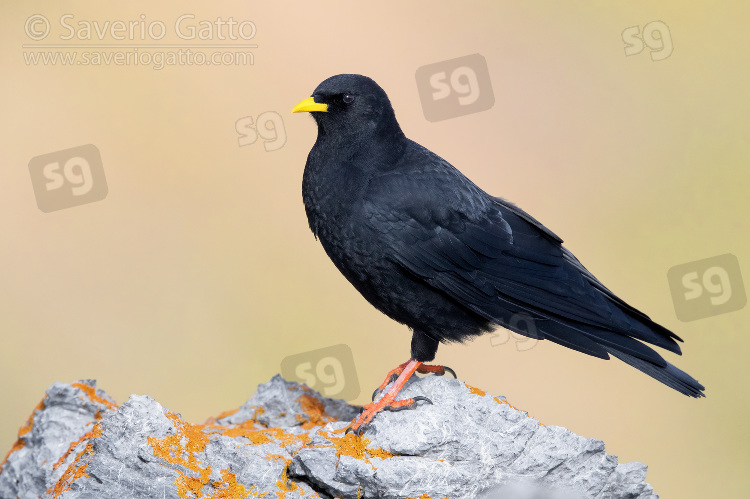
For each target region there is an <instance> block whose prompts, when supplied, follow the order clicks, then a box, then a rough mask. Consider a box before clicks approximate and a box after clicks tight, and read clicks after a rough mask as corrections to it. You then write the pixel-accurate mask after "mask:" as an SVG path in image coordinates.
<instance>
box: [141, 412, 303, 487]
mask: <svg viewBox="0 0 750 499" xmlns="http://www.w3.org/2000/svg"><path fill="white" fill-rule="evenodd" d="M262 410H263V408H262V407H259V408H258V409H256V411H255V415H256V416H257V415H258V414H262ZM165 415H166V416H167V417H168V418H169V419H170V420H171V421H172V422H173V423H174V426H175V428H176V429H177V433H175V434H174V435H168V436H166V437H163V438H156V437H149V439H148V443H149V444H150V445H151V447H153V449H154V456H156V457H159V458H161V459H162V460H163V461H164V462H165V463H168V464H176V465H179V466H180V467H179V468H177V469H176V470H175V471H177V473H178V477H177V479H176V480H175V486H176V487H177V492H178V494H179V495H180V497H182V498H185V499H188V498H190V499H201V498H208V497H209V496H208V495H206V493H205V492H204V491H203V489H204V488H205V487H206V485H210V486H212V487H213V488H214V489H215V490H216V492H215V493H214V495H213V496H210V497H211V498H216V499H219V498H221V499H229V498H232V499H235V498H239V499H242V498H245V497H248V496H249V495H251V494H252V495H260V496H263V495H265V493H261V494H256V492H255V491H253V490H252V489H251V490H249V491H248V490H246V489H245V487H244V486H243V485H241V484H238V483H237V481H236V478H235V476H234V474H232V473H230V472H229V470H228V469H225V470H221V473H222V475H221V476H222V480H214V481H210V480H209V477H210V475H211V467H210V466H207V465H206V466H204V465H202V464H201V463H200V462H199V459H198V455H197V454H199V453H202V452H205V449H206V445H207V444H208V442H209V441H210V440H211V436H212V435H214V434H220V435H225V436H228V437H243V438H246V439H248V440H249V441H250V444H251V445H260V444H265V443H270V442H273V441H274V440H275V441H276V442H278V443H279V444H280V445H281V446H282V447H285V446H287V445H290V444H293V443H294V444H300V445H304V444H305V443H307V442H309V440H310V436H309V435H307V434H301V435H293V434H289V433H286V432H284V431H283V430H282V429H281V428H261V429H258V428H256V421H255V420H254V419H249V420H247V421H244V422H242V423H240V424H238V425H236V426H232V427H225V426H222V425H219V424H216V423H215V422H209V423H208V424H203V425H191V424H190V423H187V422H185V421H182V420H181V419H180V418H179V417H178V416H177V415H176V414H173V413H171V412H167V413H166V414H165ZM218 419H221V417H217V418H216V420H218ZM209 421H210V420H209ZM268 458H269V459H276V458H279V459H282V460H283V461H284V462H285V466H284V471H283V473H282V476H281V477H280V480H279V482H278V483H277V485H278V487H279V489H280V490H281V491H282V492H283V493H286V492H293V491H295V490H297V489H298V486H297V484H295V483H287V482H288V481H287V478H286V469H287V468H288V466H289V463H290V462H291V460H289V459H287V458H285V457H284V456H281V455H270V456H268ZM172 469H174V468H172ZM182 469H186V470H188V471H191V472H193V473H194V475H191V476H188V475H185V473H184V472H183V471H182ZM300 491H301V489H300Z"/></svg>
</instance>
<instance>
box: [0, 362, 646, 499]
mask: <svg viewBox="0 0 750 499" xmlns="http://www.w3.org/2000/svg"><path fill="white" fill-rule="evenodd" d="M416 395H423V396H426V397H428V398H430V399H431V400H432V401H433V405H429V404H423V403H420V406H419V408H417V409H415V410H405V411H399V412H385V413H382V414H379V415H378V416H377V417H376V418H375V420H374V422H373V424H372V425H371V426H370V428H369V429H368V430H367V432H366V433H365V434H364V435H363V436H361V437H360V436H356V435H353V434H348V435H347V434H345V433H344V432H343V429H344V428H345V427H346V426H347V425H348V423H349V422H350V421H351V420H352V419H353V418H354V417H355V416H356V415H357V414H358V413H359V409H360V408H359V407H354V406H350V405H348V404H347V403H346V402H344V401H341V400H334V399H328V398H325V397H322V396H321V395H320V394H318V393H317V392H314V391H312V390H310V389H309V388H307V387H306V386H304V385H299V384H297V383H291V382H288V381H285V380H284V379H283V378H281V377H280V376H278V375H277V376H275V377H274V378H273V379H271V381H269V382H268V383H266V384H264V385H260V386H259V387H258V390H257V392H256V393H255V395H253V396H252V397H251V398H250V400H248V402H247V403H246V404H245V405H243V406H242V407H240V408H239V409H236V410H234V411H230V412H227V413H223V414H221V415H219V416H217V417H216V418H211V419H210V420H209V421H207V422H206V423H204V424H200V425H196V424H191V423H188V422H186V421H184V420H182V419H181V418H180V416H179V415H178V414H175V413H173V412H170V411H168V410H166V409H164V407H162V406H161V405H160V404H159V403H158V402H156V401H155V400H153V399H151V398H150V397H147V396H139V395H133V396H131V397H130V399H129V400H128V401H127V402H125V403H124V404H122V405H121V406H119V407H118V406H117V405H116V404H115V403H114V401H112V399H110V398H109V397H108V396H107V395H106V394H105V393H104V392H103V391H101V390H99V389H97V388H96V385H95V382H94V381H91V380H84V381H79V382H77V383H72V384H64V383H55V384H54V385H52V386H51V387H50V388H49V389H48V390H47V392H46V395H45V397H44V399H43V400H42V402H41V403H40V404H39V406H37V408H36V409H35V410H34V412H33V413H32V415H31V417H30V418H29V420H28V422H27V423H26V425H24V426H23V427H22V428H21V430H20V431H19V436H18V441H17V442H16V444H15V445H14V446H13V447H12V448H11V450H10V452H9V453H8V456H7V457H6V459H5V461H4V462H3V463H2V465H0V466H1V467H0V498H1V499H5V498H15V497H18V498H21V499H25V498H32V497H33V498H36V497H53V498H60V499H74V498H75V499H79V498H80V499H83V498H118V499H119V498H131V497H132V498H136V497H137V498H155V499H156V498H175V499H177V498H206V499H209V498H225V499H228V498H246V497H263V496H265V497H268V498H272V497H273V498H277V497H321V498H333V497H341V498H358V497H363V498H394V499H395V498H400V499H401V498H410V497H411V498H423V499H427V498H436V499H437V498H444V497H449V498H451V499H459V498H474V497H482V498H495V497H497V498H500V497H502V498H511V499H524V498H529V499H531V498H532V497H533V498H545V497H549V498H566V499H567V498H589V497H591V498H656V497H657V496H656V495H655V494H654V493H653V490H652V488H651V486H650V485H648V484H647V483H645V482H644V479H645V476H646V466H645V465H643V464H641V463H625V464H618V462H617V458H616V457H615V456H610V455H607V454H606V452H605V451H604V444H603V443H602V442H601V441H599V440H595V439H588V438H584V437H580V436H578V435H575V434H573V433H571V432H569V431H568V430H566V429H564V428H561V427H558V426H544V425H541V424H540V423H539V422H538V421H536V420H535V419H533V418H531V417H529V416H528V415H527V414H526V413H525V412H522V411H519V410H517V409H515V408H514V407H513V406H511V405H510V404H508V402H506V401H505V400H504V399H503V398H502V397H493V396H491V395H487V394H485V393H484V392H483V391H481V390H479V389H476V388H472V387H469V386H467V385H466V384H464V383H463V382H461V381H458V380H454V379H447V378H444V377H438V376H427V377H424V378H414V379H412V380H411V381H410V382H409V383H407V385H406V386H405V388H404V391H403V395H402V397H403V398H406V397H412V396H416ZM540 494H541V495H540Z"/></svg>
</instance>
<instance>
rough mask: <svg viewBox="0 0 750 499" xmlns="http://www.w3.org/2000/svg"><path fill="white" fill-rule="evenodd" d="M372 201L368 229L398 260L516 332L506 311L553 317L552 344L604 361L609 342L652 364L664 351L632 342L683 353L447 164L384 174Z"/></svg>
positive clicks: (531, 224) (526, 219) (551, 237)
mask: <svg viewBox="0 0 750 499" xmlns="http://www.w3.org/2000/svg"><path fill="white" fill-rule="evenodd" d="M364 201H365V206H364V209H365V213H366V216H367V219H368V223H369V224H370V226H371V228H373V229H374V230H376V231H377V232H378V233H379V234H380V235H381V237H382V239H383V240H384V241H386V243H387V244H388V246H389V247H390V250H391V257H392V258H393V259H394V260H395V261H396V262H398V263H399V264H400V265H401V266H402V267H403V268H404V269H405V270H406V271H408V272H409V273H410V274H412V275H413V276H416V277H417V278H419V279H421V280H423V281H424V282H425V283H427V284H428V285H430V286H432V287H433V288H435V289H438V290H440V291H442V292H444V293H446V294H447V295H449V296H451V297H452V298H453V299H455V300H457V301H459V302H460V303H461V304H462V305H464V306H465V307H467V308H469V309H471V310H473V311H475V312H476V313H478V314H480V315H482V316H484V317H486V318H487V319H489V320H493V321H495V322H498V323H500V324H502V325H506V326H507V324H508V321H509V318H508V317H502V316H501V314H502V313H503V312H505V311H508V310H511V311H517V312H519V313H528V314H530V315H531V316H532V317H537V318H541V319H542V320H548V321H550V322H549V323H547V324H545V325H544V328H543V329H544V334H545V336H546V337H548V338H549V339H552V340H553V341H556V342H558V343H561V344H564V345H566V346H568V347H571V348H575V349H577V350H580V351H584V352H586V353H589V354H591V355H596V356H600V357H606V352H604V350H603V349H602V348H601V347H598V345H600V344H601V345H608V346H612V347H615V348H618V349H621V350H623V351H625V352H627V353H628V354H631V355H634V356H636V357H641V356H643V357H645V358H647V359H649V360H651V358H652V357H653V354H655V352H654V351H653V350H651V349H650V348H648V347H646V346H645V345H642V344H640V343H639V342H637V341H633V340H632V339H631V338H630V337H632V338H637V339H641V340H643V341H647V342H650V343H653V344H656V345H659V346H662V347H664V348H667V349H669V350H672V351H676V352H679V347H678V346H677V344H676V343H675V342H674V341H673V340H672V339H671V338H670V337H669V336H665V335H664V333H662V332H661V331H654V329H653V328H651V327H650V324H653V323H652V322H651V321H650V320H648V318H646V317H645V316H644V315H643V314H640V312H638V311H637V310H635V309H633V308H632V307H629V306H628V305H627V304H625V303H624V302H622V300H620V299H619V298H617V297H616V296H614V294H612V293H611V292H610V291H609V290H607V289H606V288H605V287H604V286H603V285H601V283H599V282H598V281H597V280H596V279H595V278H594V277H593V275H591V274H590V273H589V272H588V271H587V270H585V268H583V266H582V265H580V263H579V262H578V261H577V260H576V259H575V257H573V256H572V254H570V253H569V252H567V251H566V250H565V249H564V248H563V247H562V245H561V242H562V240H561V239H560V238H559V237H557V236H556V235H555V234H554V233H552V232H551V231H549V230H548V229H546V228H545V227H544V226H542V225H541V224H540V223H539V222H538V221H536V220H535V219H534V218H533V217H531V216H530V215H528V214H526V213H525V212H523V211H522V210H520V209H519V208H517V207H515V206H514V205H511V204H510V203H508V202H506V201H503V200H498V199H496V198H492V197H491V196H489V195H488V194H486V193H484V191H482V190H481V189H479V188H478V187H477V186H476V185H474V184H473V183H471V182H470V181H469V180H468V179H466V178H465V177H464V176H463V175H462V174H461V173H460V172H458V171H457V170H455V169H454V168H453V167H451V166H450V165H448V164H447V163H445V164H440V165H438V167H437V168H432V169H427V170H421V171H410V172H408V174H406V173H399V172H391V173H389V174H386V175H383V176H381V177H379V178H378V179H375V180H373V181H372V182H371V189H370V191H369V194H368V196H367V198H366V199H365V200H364ZM637 314H640V315H637ZM645 321H647V322H648V323H649V324H644V322H645ZM576 325H580V327H579V328H576V327H575V326H576ZM662 329H663V328H662ZM664 331H667V330H666V329H664ZM597 347H598V348H597ZM641 347H642V348H641ZM659 359H660V358H659ZM653 360H654V361H658V359H653ZM661 362H663V360H662V361H661Z"/></svg>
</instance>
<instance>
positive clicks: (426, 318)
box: [302, 75, 704, 397]
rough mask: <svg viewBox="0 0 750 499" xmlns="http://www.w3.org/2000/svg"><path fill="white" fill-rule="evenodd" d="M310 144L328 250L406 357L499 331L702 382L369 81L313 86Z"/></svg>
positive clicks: (687, 388)
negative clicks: (408, 128) (314, 133)
mask: <svg viewBox="0 0 750 499" xmlns="http://www.w3.org/2000/svg"><path fill="white" fill-rule="evenodd" d="M313 98H314V101H315V102H316V103H321V104H326V105H327V111H326V112H313V113H312V115H313V117H314V118H315V120H316V122H317V125H318V138H317V140H316V142H315V145H314V146H313V148H312V150H311V151H310V154H309V156H308V159H307V164H306V166H305V172H304V177H303V185H302V193H303V199H304V204H305V209H306V212H307V216H308V220H309V223H310V228H311V229H312V231H313V233H314V234H315V236H316V237H317V238H318V239H319V240H320V242H321V243H322V245H323V248H324V249H325V251H326V253H327V254H328V256H329V257H330V258H331V260H332V261H333V262H334V264H335V265H336V267H337V268H338V269H339V270H340V271H341V273H342V274H344V276H345V277H346V278H347V279H348V280H349V282H351V283H352V284H353V285H354V287H355V288H356V289H357V290H359V292H360V293H361V294H362V295H363V296H364V297H365V298H366V299H367V300H368V301H369V302H370V303H371V304H372V305H374V306H375V307H376V308H377V309H378V310H380V311H381V312H383V313H384V314H386V315H387V316H388V317H391V318H392V319H394V320H396V321H398V322H400V323H403V324H405V325H407V326H408V327H409V328H411V330H412V331H413V336H412V346H411V349H412V357H413V358H414V359H416V360H418V361H423V362H424V361H430V360H432V359H434V357H435V354H436V351H437V348H438V344H439V342H447V341H462V340H465V339H467V338H469V337H472V336H476V335H480V334H482V333H485V332H487V331H490V330H492V329H493V328H494V327H495V326H497V325H500V326H504V327H507V328H509V329H512V330H514V331H516V332H518V333H521V334H527V335H528V334H530V332H529V329H528V328H521V327H519V326H518V325H517V324H519V323H520V322H519V321H518V320H513V318H514V317H519V316H521V317H525V318H527V319H528V318H531V320H532V321H533V325H534V328H533V329H534V330H535V335H536V337H537V338H539V339H547V340H550V341H553V342H555V343H559V344H560V345H563V346H566V347H568V348H572V349H574V350H578V351H580V352H583V353H586V354H588V355H593V356H595V357H599V358H602V359H608V358H609V355H610V354H611V355H613V356H615V357H617V358H619V359H620V360H622V361H624V362H627V363H628V364H630V365H631V366H633V367H635V368H636V369H639V370H641V371H643V372H644V373H646V374H648V375H649V376H652V377H654V378H655V379H657V380H659V381H661V382H662V383H664V384H666V385H668V386H670V387H672V388H674V389H675V390H678V391H679V392H681V393H684V394H685V395H689V396H692V397H700V396H703V389H704V388H703V386H702V385H701V384H700V383H698V382H697V381H696V380H695V379H693V378H692V377H691V376H689V375H688V374H686V373H684V372H682V371H680V370H679V369H677V368H676V367H674V366H672V365H671V364H669V363H667V362H666V361H665V360H664V359H663V358H662V357H661V356H660V355H659V354H658V353H657V352H656V351H655V350H653V349H652V348H650V347H649V346H647V345H646V344H645V343H650V344H652V345H656V346H659V347H662V348H665V349H667V350H669V351H671V352H674V353H677V354H679V353H681V352H680V347H679V345H678V344H677V342H676V341H675V340H679V341H681V340H680V338H679V337H678V336H677V335H675V334H674V333H672V332H670V331H668V330H667V329H665V328H664V327H662V326H659V325H658V324H656V323H654V322H653V321H651V320H650V319H649V318H648V317H647V316H646V315H645V314H643V313H641V312H639V311H638V310H636V309H635V308H633V307H631V306H629V305H628V304H627V303H625V302H624V301H623V300H621V299H619V298H618V297H617V296H615V295H614V294H613V293H612V292H611V291H609V290H608V289H607V288H606V287H604V285H603V284H601V283H600V282H599V281H598V280H597V279H596V278H595V277H594V276H593V275H592V274H591V273H590V272H589V271H588V270H586V268H585V267H583V265H581V263H580V262H579V261H578V260H577V259H576V258H575V256H573V254H572V253H570V251H568V250H567V249H566V248H564V247H563V246H562V239H560V238H559V237H558V236H557V235H555V234H554V233H553V232H551V231H550V230H549V229H547V228H546V227H544V226H543V225H542V224H541V223H539V222H538V221H537V220H535V219H534V218H533V217H531V216H530V215H529V214H527V213H526V212H524V211H523V210H521V209H520V208H518V207H517V206H515V205H513V204H511V203H509V202H508V201H505V200H503V199H500V198H496V197H493V196H490V195H489V194H487V193H486V192H484V191H483V190H482V189H480V188H479V187H478V186H476V185H475V184H474V183H472V182H471V181H470V180H469V179H467V178H466V177H465V176H464V175H463V174H461V172H459V171H458V170H457V169H455V168H454V167H453V166H451V165H450V164H449V163H448V162H447V161H445V160H444V159H442V158H441V157H439V156H438V155H436V154H434V153H433V152H431V151H430V150H428V149H426V148H424V147H422V146H420V145H419V144H417V143H416V142H413V141H411V140H409V139H408V138H406V136H405V135H404V133H403V132H402V131H401V128H400V127H399V124H398V122H397V121H396V116H395V114H394V111H393V109H392V107H391V104H390V101H389V100H388V97H387V96H386V94H385V92H384V91H383V90H382V89H381V88H380V87H379V86H378V85H377V84H376V83H375V82H374V81H373V80H371V79H370V78H367V77H364V76H360V75H338V76H334V77H331V78H329V79H327V80H325V81H324V82H323V83H321V84H320V85H319V86H318V88H317V89H315V91H314V92H313Z"/></svg>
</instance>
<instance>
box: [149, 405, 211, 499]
mask: <svg viewBox="0 0 750 499" xmlns="http://www.w3.org/2000/svg"><path fill="white" fill-rule="evenodd" d="M164 415H165V416H166V417H167V418H169V419H170V420H171V421H172V423H174V426H175V429H176V430H177V432H176V433H175V434H173V435H167V436H166V437H163V438H157V437H149V438H148V443H149V445H150V446H151V447H153V449H154V456H155V457H158V458H160V459H162V460H164V461H165V462H167V463H169V464H176V465H179V466H181V467H183V468H185V469H187V470H189V471H192V472H194V473H196V474H197V475H198V476H197V477H195V476H186V475H185V474H184V473H183V472H182V471H181V470H180V469H178V470H177V473H178V476H177V478H176V479H175V486H176V487H177V493H178V494H179V495H180V497H183V498H185V499H187V498H190V497H196V498H200V497H203V496H204V494H203V490H202V489H203V487H204V486H205V485H206V484H207V483H208V477H209V476H210V475H211V467H210V466H206V467H202V466H201V465H200V463H199V462H198V456H196V454H197V453H199V452H203V451H205V449H206V444H208V442H209V440H210V438H209V436H208V435H207V434H206V433H205V432H203V428H204V425H191V424H190V423H187V422H185V421H183V420H181V419H180V418H179V417H178V416H177V415H176V414H174V413H172V412H166V413H165V414H164Z"/></svg>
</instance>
